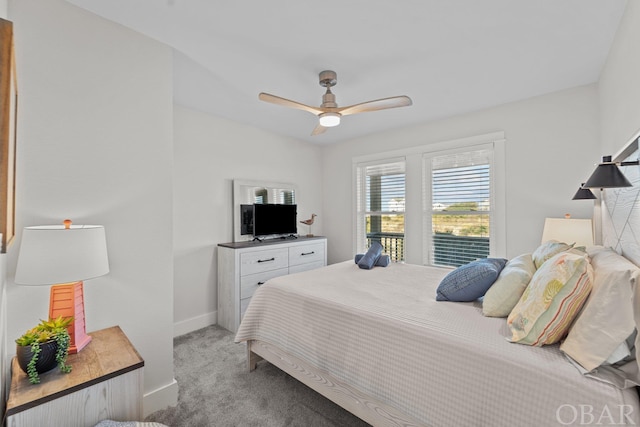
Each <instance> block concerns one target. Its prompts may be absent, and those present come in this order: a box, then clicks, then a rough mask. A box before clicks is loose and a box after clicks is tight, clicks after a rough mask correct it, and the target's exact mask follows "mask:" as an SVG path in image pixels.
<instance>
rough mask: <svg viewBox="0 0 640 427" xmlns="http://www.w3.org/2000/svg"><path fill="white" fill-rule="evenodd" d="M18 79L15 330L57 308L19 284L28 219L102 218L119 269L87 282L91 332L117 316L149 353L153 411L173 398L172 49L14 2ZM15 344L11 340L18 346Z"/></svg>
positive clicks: (57, 8)
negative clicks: (19, 260)
mask: <svg viewBox="0 0 640 427" xmlns="http://www.w3.org/2000/svg"><path fill="white" fill-rule="evenodd" d="M9 16H10V17H11V20H13V22H14V32H15V48H16V61H17V71H18V85H19V94H20V101H19V107H18V108H19V110H18V133H17V134H18V147H17V183H16V184H17V188H16V194H17V200H16V206H17V212H16V213H17V229H18V230H17V231H18V233H17V235H16V243H15V244H14V245H13V247H12V252H11V253H9V259H8V262H7V279H8V288H7V298H8V300H9V301H10V304H9V306H8V308H9V309H8V319H9V322H8V335H9V337H10V338H11V339H13V338H14V337H17V336H19V335H20V334H21V333H22V332H24V331H25V330H26V329H28V328H30V327H32V326H33V325H35V324H36V323H38V320H39V319H40V318H46V316H47V313H48V297H49V290H48V288H46V287H22V286H16V285H14V284H13V275H14V269H15V261H16V258H17V252H18V247H19V244H20V237H21V233H20V230H21V229H22V227H24V226H29V225H38V224H59V223H60V221H62V220H63V219H65V218H71V219H72V220H73V221H74V223H75V224H101V225H104V226H105V229H106V234H107V246H108V251H109V258H110V260H109V261H110V266H111V272H110V273H109V274H108V275H107V276H103V277H100V278H97V279H93V280H88V281H87V282H86V283H85V303H86V323H87V330H88V331H91V330H97V329H102V328H105V327H109V326H113V325H120V327H121V328H122V329H123V330H124V332H125V333H126V334H127V335H128V337H129V339H130V340H131V341H132V343H133V344H134V346H135V347H136V348H137V350H138V351H139V353H140V354H141V356H142V357H143V358H144V360H145V381H144V383H145V395H146V396H145V402H144V403H145V412H149V411H150V410H153V409H158V407H159V408H162V407H165V406H166V405H168V404H170V403H173V402H175V400H176V397H177V386H176V384H175V380H174V377H173V350H172V348H173V341H172V331H173V280H172V277H173V256H172V249H173V236H172V224H173V213H172V209H173V192H172V183H173V145H172V144H173V135H172V134H173V130H172V123H173V111H172V110H173V106H172V75H171V63H172V52H171V49H169V48H168V47H167V46H165V45H162V44H160V43H158V42H155V41H153V40H151V39H149V38H146V37H144V36H141V35H140V34H138V33H135V32H133V31H130V30H128V29H126V28H124V27H122V26H120V25H115V24H113V23H111V22H109V21H106V20H104V19H101V18H98V17H96V16H95V15H93V14H91V13H88V12H86V11H84V10H82V9H79V8H77V7H75V6H72V5H70V4H69V3H67V2H65V1H62V0H30V1H13V2H11V3H10V9H9ZM9 351H11V349H10V350H9Z"/></svg>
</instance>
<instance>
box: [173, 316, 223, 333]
mask: <svg viewBox="0 0 640 427" xmlns="http://www.w3.org/2000/svg"><path fill="white" fill-rule="evenodd" d="M216 323H218V311H212V312H211V313H206V314H203V315H201V316H196V317H192V318H191V319H187V320H181V321H179V322H175V323H174V324H173V337H174V338H175V337H179V336H180V335H184V334H188V333H189V332H193V331H197V330H198V329H202V328H205V327H207V326H209V325H215V324H216Z"/></svg>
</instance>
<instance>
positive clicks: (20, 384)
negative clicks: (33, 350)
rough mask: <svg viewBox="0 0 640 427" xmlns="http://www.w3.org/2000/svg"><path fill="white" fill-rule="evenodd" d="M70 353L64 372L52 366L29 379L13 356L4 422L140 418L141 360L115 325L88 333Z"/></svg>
mask: <svg viewBox="0 0 640 427" xmlns="http://www.w3.org/2000/svg"><path fill="white" fill-rule="evenodd" d="M89 335H91V337H92V338H93V339H92V341H91V342H90V343H89V345H87V346H86V347H85V348H84V349H83V350H82V351H80V352H79V353H78V354H70V355H69V357H68V358H67V363H68V364H71V366H72V367H73V369H72V371H71V372H70V373H68V374H64V373H62V372H60V370H59V369H58V368H57V367H56V368H55V369H53V370H51V371H49V372H46V373H44V374H41V375H40V384H30V383H29V379H28V377H27V375H26V374H25V373H24V372H23V371H22V370H21V369H20V367H19V366H18V361H17V359H16V358H15V357H14V358H13V360H12V362H11V391H10V392H9V400H8V402H7V413H6V415H7V427H25V426H33V427H41V426H44V425H46V426H50V427H87V426H93V425H95V424H97V423H98V422H100V421H102V420H105V419H112V420H116V421H140V420H142V392H143V367H144V360H142V358H141V357H140V355H139V354H138V352H137V351H136V349H135V348H134V347H133V345H132V344H131V342H129V339H128V338H127V336H126V335H125V334H124V332H122V329H120V327H118V326H114V327H111V328H107V329H102V330H99V331H95V332H92V333H90V334H89Z"/></svg>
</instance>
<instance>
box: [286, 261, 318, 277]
mask: <svg viewBox="0 0 640 427" xmlns="http://www.w3.org/2000/svg"><path fill="white" fill-rule="evenodd" d="M320 267H324V260H322V261H316V262H308V263H306V264H299V265H292V266H291V267H289V274H293V273H301V272H303V271H307V270H314V269H316V268H320Z"/></svg>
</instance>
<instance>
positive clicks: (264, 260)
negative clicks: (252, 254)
mask: <svg viewBox="0 0 640 427" xmlns="http://www.w3.org/2000/svg"><path fill="white" fill-rule="evenodd" d="M275 260H276V259H275V258H269V259H259V260H258V262H269V261H275Z"/></svg>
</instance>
